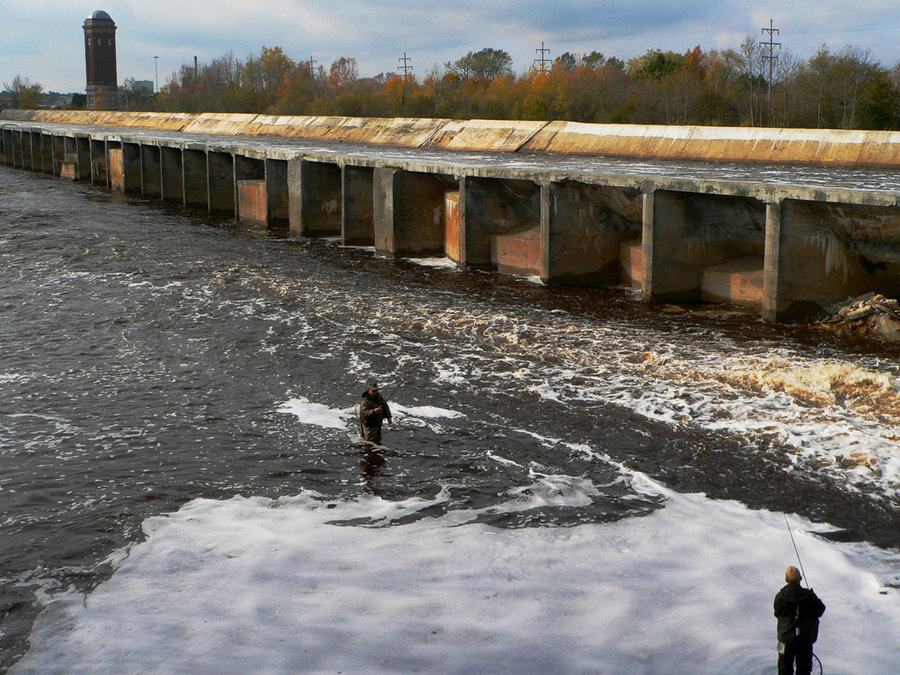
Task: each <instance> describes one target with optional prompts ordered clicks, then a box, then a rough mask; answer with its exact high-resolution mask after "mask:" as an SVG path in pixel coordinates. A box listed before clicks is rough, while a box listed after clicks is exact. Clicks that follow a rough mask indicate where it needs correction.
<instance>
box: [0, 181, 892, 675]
mask: <svg viewBox="0 0 900 675" xmlns="http://www.w3.org/2000/svg"><path fill="white" fill-rule="evenodd" d="M672 309H673V308H661V307H655V306H647V305H643V304H641V303H639V302H638V301H637V300H636V299H635V298H634V297H633V296H632V294H631V293H630V292H629V291H626V290H624V289H611V290H592V291H588V290H571V289H569V290H567V289H548V288H544V287H541V286H538V285H535V284H533V283H530V282H528V281H525V280H518V279H513V278H509V277H502V276H499V275H493V274H485V273H471V274H461V273H459V272H457V271H455V270H453V269H450V268H447V267H440V266H437V267H429V266H422V265H419V264H416V263H414V262H411V261H390V260H385V259H380V258H377V257H375V256H374V254H373V253H372V252H371V251H369V250H363V249H346V248H342V247H340V246H339V245H338V244H337V242H335V241H325V240H292V239H290V238H286V237H283V236H275V235H270V236H267V235H265V234H261V233H255V232H251V231H247V230H242V229H240V228H237V227H235V226H234V224H233V223H232V222H231V221H210V220H209V219H208V218H207V217H206V216H205V215H204V214H196V213H191V212H182V211H176V210H170V209H167V208H164V207H162V206H159V205H157V204H155V203H149V202H141V201H139V200H134V199H125V198H122V197H120V196H117V195H113V194H110V193H108V192H105V191H102V190H98V189H96V188H91V187H87V186H83V185H75V184H71V183H66V182H63V181H60V180H58V179H54V178H49V177H44V176H39V175H35V174H31V173H27V172H22V171H16V170H13V169H9V168H5V167H0V354H2V356H0V359H2V360H0V387H2V389H0V513H2V520H0V650H2V661H0V669H3V670H5V669H6V668H8V667H9V666H10V665H11V664H12V663H13V662H15V660H16V659H18V658H19V657H20V656H21V654H22V653H23V652H24V650H25V649H27V645H28V642H27V639H28V634H29V632H30V629H31V625H32V622H33V619H34V617H35V615H36V613H37V611H39V609H40V607H41V598H42V597H43V596H44V595H45V594H47V593H53V592H57V591H59V590H62V589H65V588H67V587H70V586H72V587H75V588H78V589H89V588H91V587H93V586H94V585H96V584H97V583H99V582H100V581H102V580H103V579H105V578H106V577H107V576H108V574H109V571H110V566H109V565H108V564H107V563H106V562H105V561H106V560H107V558H108V556H110V555H111V554H112V553H113V552H115V551H116V550H118V549H120V548H121V547H123V546H125V545H127V544H128V543H130V542H134V541H137V540H139V539H141V537H142V533H141V529H140V525H141V522H142V521H143V520H144V519H145V518H146V517H148V516H150V515H153V514H159V513H164V512H169V511H172V510H174V509H177V508H178V507H179V506H180V505H181V504H183V503H185V502H186V501H188V500H191V499H194V498H196V497H212V498H227V497H230V496H233V495H236V494H244V495H263V496H271V497H275V496H279V495H285V494H295V493H297V492H298V491H299V490H301V489H311V490H316V491H318V492H320V493H322V494H325V495H333V496H335V497H347V498H352V497H354V496H356V495H358V494H360V493H362V492H376V493H378V494H380V495H382V496H384V497H385V498H391V499H393V498H397V499H402V498H406V497H409V496H412V495H423V496H429V497H431V496H434V495H436V494H437V493H438V492H440V491H441V489H442V488H443V487H444V486H446V485H453V486H454V490H453V493H452V494H453V498H452V499H450V500H448V501H446V502H441V503H440V504H438V505H436V506H435V507H434V508H437V509H441V510H452V509H454V508H480V507H483V506H489V505H491V504H493V503H495V502H496V500H497V499H498V496H499V495H501V494H505V493H506V492H508V491H509V490H510V489H514V488H516V487H522V488H525V487H527V486H530V485H532V484H533V483H534V474H535V473H538V474H540V475H546V476H551V477H552V476H555V475H565V476H583V477H586V478H588V479H590V480H591V481H592V482H593V483H594V484H596V485H600V486H605V487H604V488H602V489H601V490H600V491H599V492H598V494H597V495H595V496H593V497H592V499H591V500H590V503H589V504H582V505H578V506H554V505H547V506H545V507H538V508H535V509H533V510H531V511H527V512H524V513H523V512H515V513H502V512H498V513H493V514H486V515H484V516H483V518H484V519H485V520H486V522H490V523H491V524H492V525H495V526H498V527H529V526H535V525H544V524H556V525H563V526H565V525H574V524H578V523H585V522H601V521H609V520H614V519H620V518H629V517H635V516H641V515H644V514H646V513H649V512H650V511H652V510H653V509H655V508H658V504H657V503H656V502H655V501H654V500H653V499H652V498H648V497H646V496H644V495H640V494H638V493H635V492H634V491H633V490H631V489H630V488H629V487H628V486H627V485H626V484H623V483H622V482H620V481H617V480H616V474H615V472H614V471H613V470H612V469H611V468H610V465H609V464H607V463H602V464H601V463H598V462H596V461H594V460H593V459H592V457H591V455H590V453H585V452H581V451H580V450H579V447H580V446H581V445H584V444H588V445H590V447H592V448H594V449H595V450H598V451H601V452H603V453H605V454H606V455H607V456H609V457H610V458H612V459H614V460H615V461H617V462H620V463H623V464H625V465H626V466H628V467H630V468H633V469H637V470H640V471H643V472H646V473H648V474H650V475H651V476H653V477H654V478H656V479H658V480H661V481H663V482H665V483H666V484H667V485H669V486H670V487H672V488H675V489H677V490H679V491H701V492H705V493H707V494H709V495H710V496H713V497H723V498H724V497H727V498H730V499H736V500H739V501H741V502H743V503H746V504H748V505H751V506H753V507H765V508H770V509H773V510H782V511H786V512H789V513H799V514H802V515H805V516H808V517H810V518H812V519H814V520H819V521H823V522H826V523H830V524H831V525H834V526H836V527H838V528H840V529H839V531H838V532H837V533H836V534H832V535H831V536H837V537H842V538H846V539H854V540H856V539H858V540H868V541H871V542H873V543H875V544H878V545H880V546H886V547H897V546H900V529H898V528H897V522H898V513H900V502H898V496H897V485H898V483H897V480H898V478H897V477H898V468H897V465H898V462H900V453H898V450H897V447H896V443H897V441H896V438H898V437H900V430H898V429H897V425H896V418H895V415H896V414H897V411H898V410H900V407H895V406H896V402H897V398H896V383H897V381H898V369H897V365H896V364H897V356H898V350H897V349H896V348H893V347H890V346H886V345H878V344H873V343H853V342H841V341H838V340H836V339H834V338H831V337H828V336H825V335H823V334H821V333H819V332H818V331H816V330H814V329H810V328H805V327H790V326H788V327H784V326H771V325H765V324H763V323H761V322H759V321H757V320H756V319H755V318H754V317H753V316H752V315H750V314H747V313H740V312H725V313H723V312H721V311H718V310H716V311H707V309H698V308H691V311H688V312H677V313H673V312H672V311H671V310H672ZM371 378H376V379H378V380H379V381H381V382H382V383H383V390H384V391H385V392H386V393H388V394H389V395H390V396H391V400H392V401H394V402H396V404H397V405H398V406H401V407H406V408H410V409H411V408H415V407H420V406H435V407H440V408H444V409H453V410H455V411H460V412H462V413H464V414H463V415H462V416H459V417H450V418H441V419H440V420H439V422H435V421H434V420H428V419H417V418H415V416H412V415H410V416H408V417H407V419H406V421H405V422H404V423H403V424H398V425H396V428H391V429H389V430H387V431H386V433H385V445H386V446H387V447H386V448H385V449H384V450H382V451H381V452H379V453H370V452H367V451H366V450H365V448H364V446H362V445H360V444H359V442H358V441H357V439H356V438H355V434H354V430H353V429H352V428H348V429H347V432H346V433H345V434H343V433H337V434H335V433H334V432H333V430H327V429H322V428H319V427H316V426H314V425H313V426H311V425H301V424H298V422H297V419H296V418H295V417H293V416H291V415H286V414H283V413H280V412H279V406H280V404H281V403H282V402H284V401H286V400H289V399H297V398H304V399H306V400H308V401H310V402H315V403H318V404H321V405H324V406H327V407H329V408H331V409H334V408H338V409H344V408H348V407H351V406H352V405H353V402H354V401H355V400H356V398H357V396H358V394H359V392H360V391H361V390H362V388H363V386H364V383H365V382H366V381H367V380H369V379H371ZM863 450H864V451H866V452H869V453H871V454H872V457H873V458H874V459H873V460H872V464H871V466H869V465H860V463H859V462H858V461H856V460H855V459H854V455H853V453H854V452H860V451H863ZM492 455H496V456H502V457H505V458H508V459H510V460H513V461H512V462H509V463H502V462H500V463H498V462H495V461H487V460H486V457H488V456H492ZM423 515H427V514H423Z"/></svg>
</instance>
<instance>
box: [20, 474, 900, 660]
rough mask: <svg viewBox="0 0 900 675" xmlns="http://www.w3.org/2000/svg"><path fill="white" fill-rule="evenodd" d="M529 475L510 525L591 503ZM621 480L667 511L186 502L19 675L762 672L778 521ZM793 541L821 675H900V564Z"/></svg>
mask: <svg viewBox="0 0 900 675" xmlns="http://www.w3.org/2000/svg"><path fill="white" fill-rule="evenodd" d="M535 477H536V482H535V485H536V486H538V485H543V486H544V488H546V490H545V491H544V492H543V493H541V492H540V490H537V489H532V490H528V491H525V492H527V493H528V494H524V493H523V492H522V491H513V492H515V493H516V494H512V493H511V494H510V497H511V499H510V500H509V501H508V502H507V503H506V504H504V505H503V508H504V509H520V510H525V509H529V508H533V507H535V506H540V505H546V504H547V503H550V502H551V501H552V500H553V499H555V500H556V501H557V502H564V503H567V504H570V503H577V502H579V501H580V500H583V499H585V498H587V497H588V496H589V493H590V492H591V491H592V490H594V489H595V488H593V487H592V486H590V485H589V484H585V481H584V479H582V478H566V477H562V476H556V477H552V479H551V480H549V481H548V480H547V477H546V476H540V475H536V476H535ZM628 480H629V482H630V484H631V485H632V486H634V487H636V488H638V489H640V490H641V491H644V492H646V493H649V494H655V495H662V496H664V497H665V506H664V508H662V509H660V510H658V511H656V512H654V513H652V514H651V515H648V516H645V517H640V518H630V519H625V520H621V521H618V522H613V523H606V524H591V525H580V526H577V527H570V528H556V527H543V528H521V529H497V528H493V527H490V526H488V525H484V524H480V523H476V522H474V518H475V517H476V516H477V515H478V513H479V512H478V511H465V510H451V511H449V512H448V513H447V514H446V515H444V516H441V517H438V518H421V519H419V520H415V521H414V522H404V524H397V522H398V521H399V519H401V518H404V517H407V518H408V516H410V515H411V514H414V513H415V512H417V511H419V510H420V509H425V508H427V507H429V506H432V505H434V503H435V502H436V501H447V500H449V499H450V498H451V496H450V495H449V494H448V492H447V491H445V492H444V493H442V494H440V495H438V497H436V498H435V499H434V500H422V499H409V500H406V501H402V502H390V501H386V500H383V499H381V498H378V497H362V498H359V499H357V500H354V501H329V500H326V499H323V498H321V497H319V496H317V495H315V494H311V493H303V494H300V495H298V496H295V497H290V498H282V499H279V500H274V501H273V500H268V499H263V498H241V497H236V498H233V499H230V500H228V501H225V502H220V501H213V500H204V499H198V500H194V501H192V502H190V503H188V504H187V505H185V506H184V507H183V508H182V509H181V510H179V511H178V512H176V513H173V514H171V515H168V516H163V517H156V518H151V519H149V520H147V521H146V522H145V524H144V529H145V532H146V534H147V539H146V541H144V542H143V543H140V544H137V545H134V546H132V547H131V549H130V550H129V551H128V552H127V555H125V556H121V557H120V558H119V559H118V560H114V564H116V565H117V570H116V571H115V573H114V574H113V576H112V577H111V578H110V579H109V580H107V581H106V582H104V583H103V584H101V585H100V586H99V587H97V588H96V589H95V590H94V591H93V592H92V593H91V594H90V595H88V596H82V595H80V594H78V593H74V592H69V593H65V594H61V595H57V596H55V599H54V600H53V602H52V603H51V604H50V606H49V607H48V608H47V609H46V610H45V612H44V613H43V614H42V615H41V617H40V618H39V620H38V621H37V622H36V624H35V628H34V631H33V634H32V638H31V645H32V647H31V650H30V651H29V653H28V654H27V655H26V656H25V657H24V658H23V659H22V660H21V661H20V662H19V664H18V665H17V666H16V667H14V668H13V670H12V672H13V673H42V674H44V673H71V672H79V673H109V672H154V673H180V672H216V673H247V672H253V673H298V672H304V673H334V672H339V671H340V672H345V673H405V672H428V673H461V672H471V673H513V672H515V673H597V672H600V673H676V672H677V673H769V672H773V671H774V664H775V649H774V646H775V620H774V617H773V616H772V598H773V596H774V594H775V592H776V591H777V590H778V588H779V587H780V586H781V584H782V582H781V577H782V574H783V570H784V567H785V565H787V564H789V563H792V562H795V559H794V553H793V549H792V546H791V542H790V538H789V536H788V532H787V530H786V528H785V523H784V518H783V516H782V515H781V514H777V513H771V512H767V511H753V510H750V509H748V508H746V507H744V506H742V505H740V504H738V503H736V502H730V501H712V500H709V499H707V498H705V497H704V496H702V495H682V494H677V493H674V492H672V491H669V490H666V489H665V488H662V487H660V486H659V485H657V484H655V483H653V482H652V481H651V480H650V479H648V478H647V477H645V476H642V475H640V474H633V475H631V476H630V477H629V479H628ZM548 495H555V496H552V497H548ZM351 523H352V524H351ZM388 525H393V526H390V527H388ZM791 525H792V528H793V533H794V537H795V538H796V540H797V544H798V546H799V548H800V551H801V552H802V555H803V561H804V564H805V569H806V571H807V572H808V573H809V575H810V577H811V579H812V581H813V582H814V585H815V588H816V591H817V592H818V593H819V594H820V596H821V597H822V598H823V600H824V601H825V603H826V605H827V606H828V609H827V611H826V613H825V616H824V617H823V620H822V626H821V631H820V639H819V642H818V643H817V645H816V653H817V655H818V656H819V657H820V658H821V660H822V661H823V663H824V665H825V672H827V673H829V675H835V674H838V673H862V672H865V673H893V672H897V666H898V664H900V651H898V647H897V641H896V637H897V635H898V634H900V602H898V600H900V593H898V590H897V589H896V588H888V587H885V585H884V582H885V580H893V581H894V582H896V581H897V577H898V566H900V556H898V553H897V552H896V551H893V552H891V551H885V550H881V549H878V548H876V547H872V546H870V545H866V544H846V543H834V542H830V541H827V540H825V539H822V538H820V537H817V536H815V535H814V534H811V533H810V531H809V530H810V529H814V528H815V527H816V526H814V525H813V524H812V523H809V522H807V521H803V520H802V519H799V518H795V517H791ZM819 529H822V528H819Z"/></svg>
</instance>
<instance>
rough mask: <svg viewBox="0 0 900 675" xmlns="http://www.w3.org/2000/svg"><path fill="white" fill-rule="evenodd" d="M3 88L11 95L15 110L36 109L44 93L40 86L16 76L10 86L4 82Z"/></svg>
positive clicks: (25, 78)
mask: <svg viewBox="0 0 900 675" xmlns="http://www.w3.org/2000/svg"><path fill="white" fill-rule="evenodd" d="M3 88H4V89H5V90H6V91H8V92H9V93H10V94H12V97H13V106H14V107H16V108H37V107H38V104H39V103H40V102H41V94H42V93H43V92H44V87H43V86H42V85H40V84H38V83H37V82H32V81H31V80H29V79H28V78H27V77H22V76H21V75H16V76H15V77H14V78H13V81H12V83H10V84H7V83H6V82H4V83H3Z"/></svg>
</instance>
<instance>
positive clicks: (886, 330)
mask: <svg viewBox="0 0 900 675" xmlns="http://www.w3.org/2000/svg"><path fill="white" fill-rule="evenodd" d="M873 328H874V330H875V332H876V333H878V335H880V336H881V337H883V338H884V339H885V340H890V341H891V342H900V321H898V320H897V319H895V318H893V317H892V316H888V315H886V314H882V315H880V316H878V317H877V318H876V319H875V325H874V327H873Z"/></svg>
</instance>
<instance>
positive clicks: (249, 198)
mask: <svg viewBox="0 0 900 675" xmlns="http://www.w3.org/2000/svg"><path fill="white" fill-rule="evenodd" d="M237 201H238V219H239V220H241V221H243V222H245V223H249V224H251V225H257V226H260V227H265V226H266V225H268V220H269V218H268V200H267V192H266V181H265V180H264V179H248V180H239V181H238V182H237Z"/></svg>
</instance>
